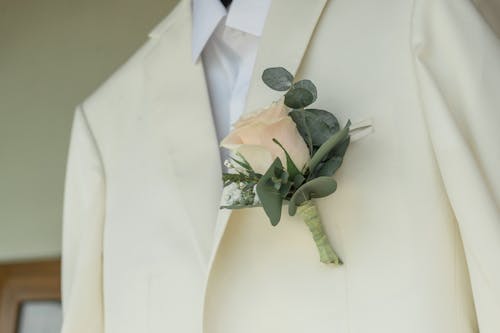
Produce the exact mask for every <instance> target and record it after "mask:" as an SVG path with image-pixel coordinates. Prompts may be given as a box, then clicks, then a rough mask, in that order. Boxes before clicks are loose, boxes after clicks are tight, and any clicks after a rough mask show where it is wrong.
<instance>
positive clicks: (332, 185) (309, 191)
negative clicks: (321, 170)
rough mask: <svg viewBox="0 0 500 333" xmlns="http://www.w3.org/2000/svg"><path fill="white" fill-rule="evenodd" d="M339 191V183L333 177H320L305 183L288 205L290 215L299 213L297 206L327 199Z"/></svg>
mask: <svg viewBox="0 0 500 333" xmlns="http://www.w3.org/2000/svg"><path fill="white" fill-rule="evenodd" d="M336 190H337V182H336V181H335V180H334V179H333V178H331V177H318V178H314V179H313V180H311V181H309V182H307V183H305V184H304V185H302V186H301V187H299V188H298V189H297V191H295V193H294V194H293V196H292V198H291V199H290V202H289V203H288V214H289V215H290V216H294V215H295V213H296V212H297V206H300V205H302V204H303V203H304V202H306V201H308V200H311V199H314V198H322V197H326V196H328V195H330V194H332V193H333V192H335V191H336Z"/></svg>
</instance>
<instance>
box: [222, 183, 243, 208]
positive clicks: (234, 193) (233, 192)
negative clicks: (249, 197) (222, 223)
mask: <svg viewBox="0 0 500 333" xmlns="http://www.w3.org/2000/svg"><path fill="white" fill-rule="evenodd" d="M223 197H224V201H225V205H227V206H231V205H234V204H237V203H239V202H240V200H241V190H240V188H239V187H238V184H236V183H231V184H229V185H228V186H226V187H225V188H224V195H223Z"/></svg>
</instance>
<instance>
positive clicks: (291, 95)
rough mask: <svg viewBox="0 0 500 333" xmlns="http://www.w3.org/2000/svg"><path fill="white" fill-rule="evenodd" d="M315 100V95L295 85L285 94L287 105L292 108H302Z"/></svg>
mask: <svg viewBox="0 0 500 333" xmlns="http://www.w3.org/2000/svg"><path fill="white" fill-rule="evenodd" d="M312 102H314V95H313V94H312V93H311V92H310V91H309V90H307V89H304V88H300V87H295V86H293V87H292V88H291V89H290V90H288V92H287V93H286V94H285V105H286V106H288V107H290V108H292V109H301V108H305V107H306V106H308V105H310V104H311V103H312Z"/></svg>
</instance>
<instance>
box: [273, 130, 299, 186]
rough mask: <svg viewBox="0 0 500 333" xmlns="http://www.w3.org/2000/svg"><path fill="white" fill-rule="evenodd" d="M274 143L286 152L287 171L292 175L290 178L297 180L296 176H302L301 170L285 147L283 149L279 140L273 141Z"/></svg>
mask: <svg viewBox="0 0 500 333" xmlns="http://www.w3.org/2000/svg"><path fill="white" fill-rule="evenodd" d="M273 142H274V143H276V144H277V145H278V146H280V148H281V149H283V151H284V152H285V156H286V170H287V171H288V173H289V174H290V178H295V176H297V175H298V174H300V170H299V168H297V166H296V165H295V163H294V162H293V160H292V158H291V157H290V155H289V154H288V152H287V151H286V149H285V147H283V145H282V144H281V143H280V142H279V141H278V140H276V139H273Z"/></svg>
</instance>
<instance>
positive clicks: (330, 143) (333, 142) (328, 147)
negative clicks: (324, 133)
mask: <svg viewBox="0 0 500 333" xmlns="http://www.w3.org/2000/svg"><path fill="white" fill-rule="evenodd" d="M349 126H351V121H348V122H347V124H346V125H345V127H344V128H343V129H342V130H340V131H338V132H336V133H335V134H334V135H332V137H330V138H329V139H328V140H327V141H326V142H325V143H323V144H322V145H321V147H319V149H318V150H317V151H316V153H314V155H313V156H312V157H311V159H310V160H309V163H308V167H309V170H310V172H311V173H314V170H315V168H316V166H318V164H319V163H320V162H321V161H323V159H324V158H325V157H326V156H327V155H328V154H330V152H331V151H332V150H333V149H335V148H336V147H337V146H338V145H339V144H340V143H342V142H343V141H344V140H345V139H346V138H347V137H348V136H349Z"/></svg>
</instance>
